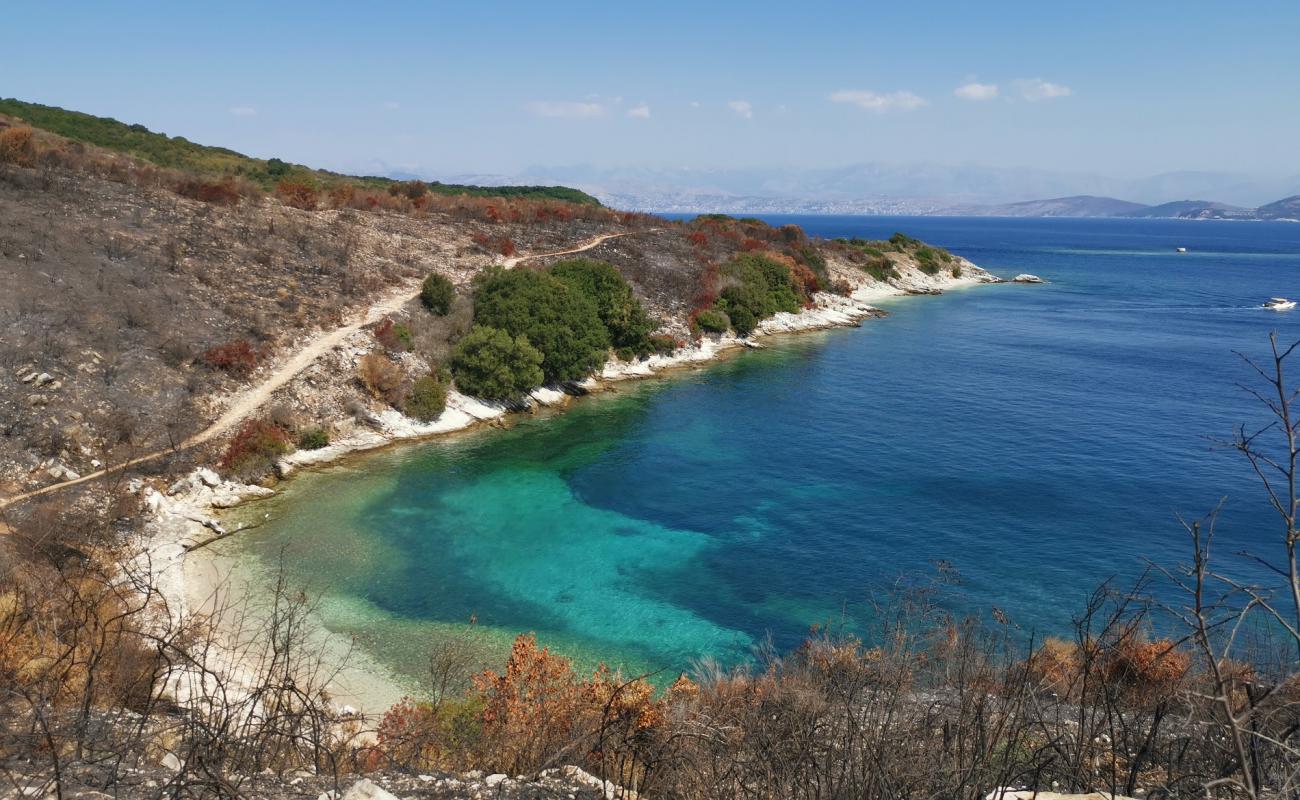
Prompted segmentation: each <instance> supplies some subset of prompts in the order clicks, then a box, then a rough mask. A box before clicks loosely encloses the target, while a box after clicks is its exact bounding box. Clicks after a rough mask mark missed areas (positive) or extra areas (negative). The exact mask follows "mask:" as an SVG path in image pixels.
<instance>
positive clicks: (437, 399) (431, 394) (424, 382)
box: [402, 375, 447, 422]
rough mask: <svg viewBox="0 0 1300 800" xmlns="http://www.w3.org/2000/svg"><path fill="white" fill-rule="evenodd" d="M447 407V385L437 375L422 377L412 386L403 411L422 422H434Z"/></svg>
mask: <svg viewBox="0 0 1300 800" xmlns="http://www.w3.org/2000/svg"><path fill="white" fill-rule="evenodd" d="M446 407H447V385H446V384H445V383H443V382H442V381H441V380H439V379H438V376H437V375H422V376H420V377H419V378H416V379H415V383H413V384H411V393H410V394H409V395H408V396H407V398H406V405H405V407H404V408H403V409H402V410H403V411H404V412H405V413H406V414H407V415H408V416H411V417H414V418H415V419H418V420H419V421H421V422H432V421H434V420H435V419H437V418H438V417H439V416H440V415H441V414H442V412H443V409H445V408H446Z"/></svg>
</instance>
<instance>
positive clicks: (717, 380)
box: [226, 217, 1300, 672]
mask: <svg viewBox="0 0 1300 800" xmlns="http://www.w3.org/2000/svg"><path fill="white" fill-rule="evenodd" d="M773 221H774V222H786V221H791V219H790V218H774V219H773ZM793 221H796V222H799V223H800V224H803V225H804V226H805V227H806V228H807V229H808V230H809V232H810V233H813V234H818V235H825V236H839V235H861V236H868V237H880V236H887V235H889V234H890V233H892V232H893V231H895V230H904V231H906V232H908V233H910V234H912V235H914V236H918V237H920V238H923V239H925V240H927V241H931V242H935V243H937V244H941V245H944V246H946V247H948V248H950V249H951V250H953V251H954V252H957V253H960V254H962V255H964V256H967V257H968V258H970V259H971V260H973V261H974V262H976V263H978V264H980V265H982V266H984V267H986V268H988V269H990V270H993V271H994V272H997V273H999V274H1004V275H1012V274H1015V273H1017V272H1022V271H1028V272H1033V273H1036V274H1039V275H1041V276H1043V277H1045V278H1047V279H1048V280H1050V281H1051V283H1050V284H1048V285H1044V286H1019V285H1003V286H989V287H979V288H975V289H970V290H964V291H957V292H950V293H948V294H946V295H944V296H942V297H938V298H903V299H899V300H897V301H893V302H891V303H890V304H889V309H890V311H891V312H892V313H891V315H890V316H889V317H888V318H886V319H883V320H877V321H871V322H868V323H866V324H865V325H864V326H863V327H861V328H858V329H847V330H840V331H831V332H827V333H822V334H813V335H807V336H800V337H789V338H786V339H784V340H782V341H780V342H779V343H778V344H775V346H773V347H771V348H769V349H767V350H764V351H757V352H744V353H739V354H737V355H736V356H735V357H733V358H731V359H728V360H726V361H725V362H723V363H720V364H717V365H713V366H711V367H709V368H707V369H704V370H701V371H697V372H692V373H688V374H683V375H678V376H676V377H673V378H671V379H667V380H662V381H652V382H645V383H640V384H635V385H628V386H625V387H623V388H621V389H620V390H619V391H617V392H616V393H614V394H611V395H604V396H600V397H595V398H589V399H586V400H583V401H581V402H579V403H577V404H575V405H574V406H573V407H572V408H571V409H570V410H569V411H567V412H566V413H563V414H559V415H549V416H544V417H540V418H523V419H521V420H520V421H519V423H518V424H517V425H515V426H514V427H513V428H512V429H511V430H508V431H496V430H486V431H480V432H474V433H470V434H466V435H463V436H459V437H455V438H452V439H449V440H444V441H438V442H432V443H426V444H420V445H413V446H408V447H403V448H400V449H395V450H391V451H388V452H383V453H379V454H375V455H371V456H364V457H359V458H356V459H353V460H350V461H348V462H347V463H346V464H345V465H342V466H340V467H336V468H332V469H327V470H324V471H322V472H320V473H317V474H311V475H305V476H303V477H301V478H299V479H297V480H295V481H293V482H291V484H290V486H289V488H288V490H287V491H286V492H285V494H284V496H283V497H281V498H278V499H276V500H273V501H270V502H269V503H263V504H260V505H257V506H253V507H250V508H248V509H247V510H245V511H244V512H241V513H245V514H249V515H255V516H258V517H260V516H262V515H263V514H266V513H269V514H270V515H271V519H270V521H269V522H268V523H267V524H266V525H264V526H262V527H260V528H258V529H256V530H254V531H249V532H248V533H246V534H243V535H241V536H240V537H237V539H235V540H232V541H230V542H228V543H227V544H226V547H227V550H228V552H229V554H231V555H233V556H235V557H236V558H238V559H240V560H241V561H242V562H243V563H244V564H246V565H252V566H257V565H261V566H262V567H265V566H266V565H269V564H272V563H276V562H277V561H278V559H279V558H280V557H281V554H282V553H283V554H285V556H286V557H285V563H286V565H287V567H288V569H289V570H290V572H291V573H292V575H293V576H294V578H295V579H297V580H300V581H301V582H302V583H303V584H304V585H306V586H308V587H309V588H310V589H311V590H313V591H315V592H319V593H320V594H322V595H323V598H324V602H323V607H322V614H323V617H324V619H325V621H326V624H328V625H329V626H330V627H332V628H334V629H336V630H340V631H344V632H348V633H352V634H354V635H356V636H357V637H358V641H359V642H360V644H361V646H362V647H363V648H365V649H367V650H370V651H372V652H374V653H376V654H379V656H380V657H381V658H383V659H385V660H387V661H389V662H390V663H392V664H394V665H395V666H398V667H399V668H403V669H407V670H409V671H411V672H418V670H419V665H420V663H421V660H422V658H423V657H424V656H423V653H424V652H425V651H426V650H427V646H428V642H429V641H430V640H431V639H432V638H436V636H437V635H438V634H439V632H440V631H446V630H447V629H448V628H449V627H450V626H454V625H457V624H461V623H464V622H465V621H467V620H469V619H470V618H475V619H476V620H477V621H478V626H479V628H480V630H482V631H483V635H484V636H486V637H488V638H492V639H494V640H495V641H497V642H498V643H504V642H506V641H508V639H509V638H510V637H511V636H513V635H514V634H515V633H517V632H520V631H535V632H537V633H538V635H539V638H540V639H541V640H542V641H543V642H546V643H549V644H553V645H555V646H556V647H558V648H559V649H561V650H563V651H565V652H568V653H572V654H575V655H577V656H579V658H580V659H582V660H587V661H593V660H596V659H605V660H608V661H610V662H615V663H623V664H625V665H627V666H629V667H630V668H636V669H641V668H657V667H669V668H675V667H681V666H685V665H687V664H688V663H689V662H690V661H691V660H692V659H695V658H697V657H700V656H703V655H710V656H714V657H717V658H720V659H722V660H724V661H727V660H735V659H740V658H743V657H744V656H745V655H746V654H747V653H748V652H749V651H750V648H752V647H753V646H754V645H755V644H756V643H758V642H760V641H761V640H763V639H764V638H765V637H767V636H769V635H770V636H771V638H772V639H773V640H774V642H775V643H776V645H777V646H778V647H790V646H793V645H795V644H797V642H798V641H799V640H800V639H801V638H802V637H803V636H804V635H805V633H806V631H807V629H808V626H809V625H810V624H812V623H817V622H823V621H827V620H829V619H833V618H838V617H839V616H840V615H841V614H842V613H848V614H849V615H850V617H851V618H856V619H861V618H862V616H863V615H864V614H867V613H869V612H867V611H866V610H865V609H866V608H867V603H866V601H867V600H869V599H870V598H871V597H873V596H874V595H878V594H879V593H880V592H881V591H882V590H884V589H885V588H887V587H888V586H889V585H890V584H891V583H893V582H894V581H895V580H896V579H898V578H899V577H900V576H911V575H918V574H925V573H929V572H933V570H934V564H935V563H936V562H938V561H943V562H947V563H949V564H951V565H952V567H954V568H955V569H956V570H957V571H958V572H959V573H960V575H961V582H960V584H959V586H957V587H956V588H955V590H954V592H953V593H952V594H950V595H949V596H948V599H947V601H946V602H948V603H949V604H950V605H951V606H952V607H953V609H954V610H955V611H958V612H961V613H987V611H988V610H989V609H990V608H991V607H993V606H996V607H998V608H1000V609H1002V610H1003V611H1005V612H1006V613H1007V614H1008V615H1009V616H1010V617H1011V618H1012V619H1013V620H1015V621H1016V622H1017V623H1018V624H1019V625H1020V626H1021V627H1022V628H1023V629H1024V630H1025V631H1026V632H1027V631H1030V630H1034V631H1037V632H1040V633H1043V632H1059V631H1061V630H1063V628H1064V627H1065V626H1066V625H1068V623H1069V620H1070V615H1071V613H1072V612H1074V611H1076V610H1077V609H1078V607H1079V605H1080V603H1081V601H1082V600H1083V598H1084V597H1085V596H1086V594H1087V593H1088V592H1089V591H1090V590H1091V589H1092V588H1093V587H1094V586H1095V585H1096V583H1097V582H1098V581H1101V580H1103V579H1106V578H1108V577H1111V576H1119V577H1120V578H1131V577H1133V576H1135V575H1136V574H1138V573H1139V572H1140V571H1141V570H1142V568H1143V566H1144V562H1143V559H1144V558H1151V559H1154V560H1156V561H1159V562H1161V563H1172V562H1175V561H1178V560H1180V559H1181V558H1182V557H1183V554H1184V551H1185V541H1184V538H1183V535H1182V533H1181V530H1180V528H1179V526H1178V524H1177V522H1176V519H1175V514H1176V513H1179V512H1181V513H1183V514H1186V515H1191V516H1198V515H1200V514H1202V513H1204V512H1206V511H1208V510H1209V509H1210V508H1211V507H1213V506H1214V505H1215V503H1216V502H1218V501H1219V499H1220V498H1223V497H1226V498H1227V501H1226V504H1225V506H1224V511H1223V516H1222V521H1221V523H1220V528H1219V536H1220V548H1219V549H1220V552H1221V553H1224V554H1229V553H1231V552H1233V551H1235V550H1238V549H1241V548H1243V547H1252V548H1255V549H1261V548H1264V547H1266V546H1267V545H1268V543H1269V542H1273V541H1276V539H1277V536H1278V526H1277V525H1276V524H1275V523H1274V521H1273V518H1272V517H1271V516H1270V512H1269V511H1268V510H1267V508H1266V507H1265V506H1264V503H1263V498H1262V494H1261V491H1260V490H1259V488H1258V486H1257V485H1256V484H1255V483H1254V481H1253V480H1252V478H1251V476H1250V473H1249V470H1248V468H1247V466H1246V465H1245V464H1244V463H1242V462H1241V461H1240V460H1239V459H1238V458H1237V457H1234V456H1233V455H1232V454H1230V453H1227V452H1223V451H1219V450H1215V449H1213V448H1212V447H1211V446H1210V443H1209V442H1208V441H1207V438H1206V437H1211V436H1228V435H1230V434H1231V432H1232V430H1233V429H1234V427H1235V426H1236V425H1237V424H1239V423H1243V422H1245V423H1253V422H1259V421H1262V420H1264V417H1263V416H1262V415H1261V413H1260V410H1259V409H1258V408H1257V407H1256V406H1255V405H1254V404H1253V403H1252V402H1251V401H1250V400H1249V399H1248V398H1247V397H1246V396H1245V395H1244V393H1243V392H1242V391H1241V390H1240V389H1239V388H1238V387H1237V386H1236V385H1235V384H1236V383H1238V382H1240V381H1245V380H1248V379H1249V377H1250V376H1249V373H1248V371H1247V370H1246V368H1245V367H1244V365H1243V364H1241V362H1240V361H1239V360H1238V359H1237V358H1236V357H1235V356H1234V355H1233V353H1232V351H1233V350H1234V349H1236V350H1242V351H1245V352H1247V353H1251V354H1255V355H1262V354H1263V353H1264V352H1265V351H1266V348H1267V335H1268V332H1269V331H1270V330H1278V331H1279V332H1280V333H1281V334H1282V335H1283V337H1290V338H1292V339H1294V338H1300V312H1298V313H1293V314H1289V315H1287V314H1274V313H1270V312H1265V311H1262V310H1260V309H1258V308H1257V307H1256V306H1257V304H1258V303H1259V302H1260V301H1261V300H1263V299H1264V298H1266V297H1268V296H1271V295H1289V296H1292V297H1294V296H1296V295H1300V225H1287V224H1281V223H1278V224H1274V223H1202V222H1178V221H1159V220H1156V221H1147V220H1142V221H1129V220H993V219H978V220H977V219H936V218H917V219H897V218H895V219H890V218H880V217H857V218H855V217H813V218H796V219H794V220H793ZM1176 246H1184V247H1187V248H1189V250H1190V252H1188V253H1187V254H1176V253H1175V252H1174V247H1176ZM1242 569H1243V570H1246V569H1248V568H1247V567H1245V566H1243V567H1242Z"/></svg>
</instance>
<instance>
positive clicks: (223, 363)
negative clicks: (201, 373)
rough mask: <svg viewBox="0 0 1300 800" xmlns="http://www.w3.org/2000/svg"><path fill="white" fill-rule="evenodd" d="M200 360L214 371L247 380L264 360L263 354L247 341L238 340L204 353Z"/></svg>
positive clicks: (211, 348)
mask: <svg viewBox="0 0 1300 800" xmlns="http://www.w3.org/2000/svg"><path fill="white" fill-rule="evenodd" d="M200 360H201V361H202V362H203V363H204V364H206V365H207V366H209V367H211V368H213V369H219V370H221V371H223V372H225V373H227V374H229V375H231V376H232V377H235V378H247V377H248V376H249V375H251V374H253V370H254V369H255V368H256V367H257V362H258V361H261V360H262V353H261V351H259V350H258V349H257V348H255V347H253V345H252V343H250V342H249V341H248V340H247V339H236V340H235V341H233V342H226V343H225V344H219V345H216V346H215V347H210V348H208V349H207V350H205V351H204V352H203V355H202V356H200Z"/></svg>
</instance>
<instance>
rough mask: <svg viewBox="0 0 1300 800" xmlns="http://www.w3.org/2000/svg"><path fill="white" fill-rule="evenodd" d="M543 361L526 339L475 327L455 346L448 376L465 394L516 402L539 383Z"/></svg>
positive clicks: (494, 329) (484, 327)
mask: <svg viewBox="0 0 1300 800" xmlns="http://www.w3.org/2000/svg"><path fill="white" fill-rule="evenodd" d="M543 359H544V357H543V355H542V353H541V351H539V350H538V349H537V348H535V347H533V346H532V345H531V344H529V342H528V339H527V337H524V336H511V335H510V334H509V333H506V332H505V331H503V330H500V329H497V328H489V327H486V326H482V325H475V326H474V327H473V328H471V329H470V332H469V333H467V334H465V336H464V338H462V339H461V340H460V341H459V342H457V343H456V349H455V350H454V351H452V355H451V373H452V375H453V376H455V378H456V386H457V387H459V388H460V390H461V391H462V392H464V393H465V394H470V395H474V396H475V397H482V398H485V399H487V400H515V399H518V398H519V397H520V396H521V395H523V394H524V393H525V392H527V391H528V390H529V389H532V388H533V387H534V386H539V385H540V384H541V383H542V381H543V380H544V378H545V375H544V373H543V371H542V362H543Z"/></svg>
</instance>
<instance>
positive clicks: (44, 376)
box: [36, 372, 54, 386]
mask: <svg viewBox="0 0 1300 800" xmlns="http://www.w3.org/2000/svg"><path fill="white" fill-rule="evenodd" d="M53 382H54V376H53V375H51V374H50V373H48V372H42V373H41V374H40V375H37V376H36V385H37V386H44V385H45V384H47V383H53Z"/></svg>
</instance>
